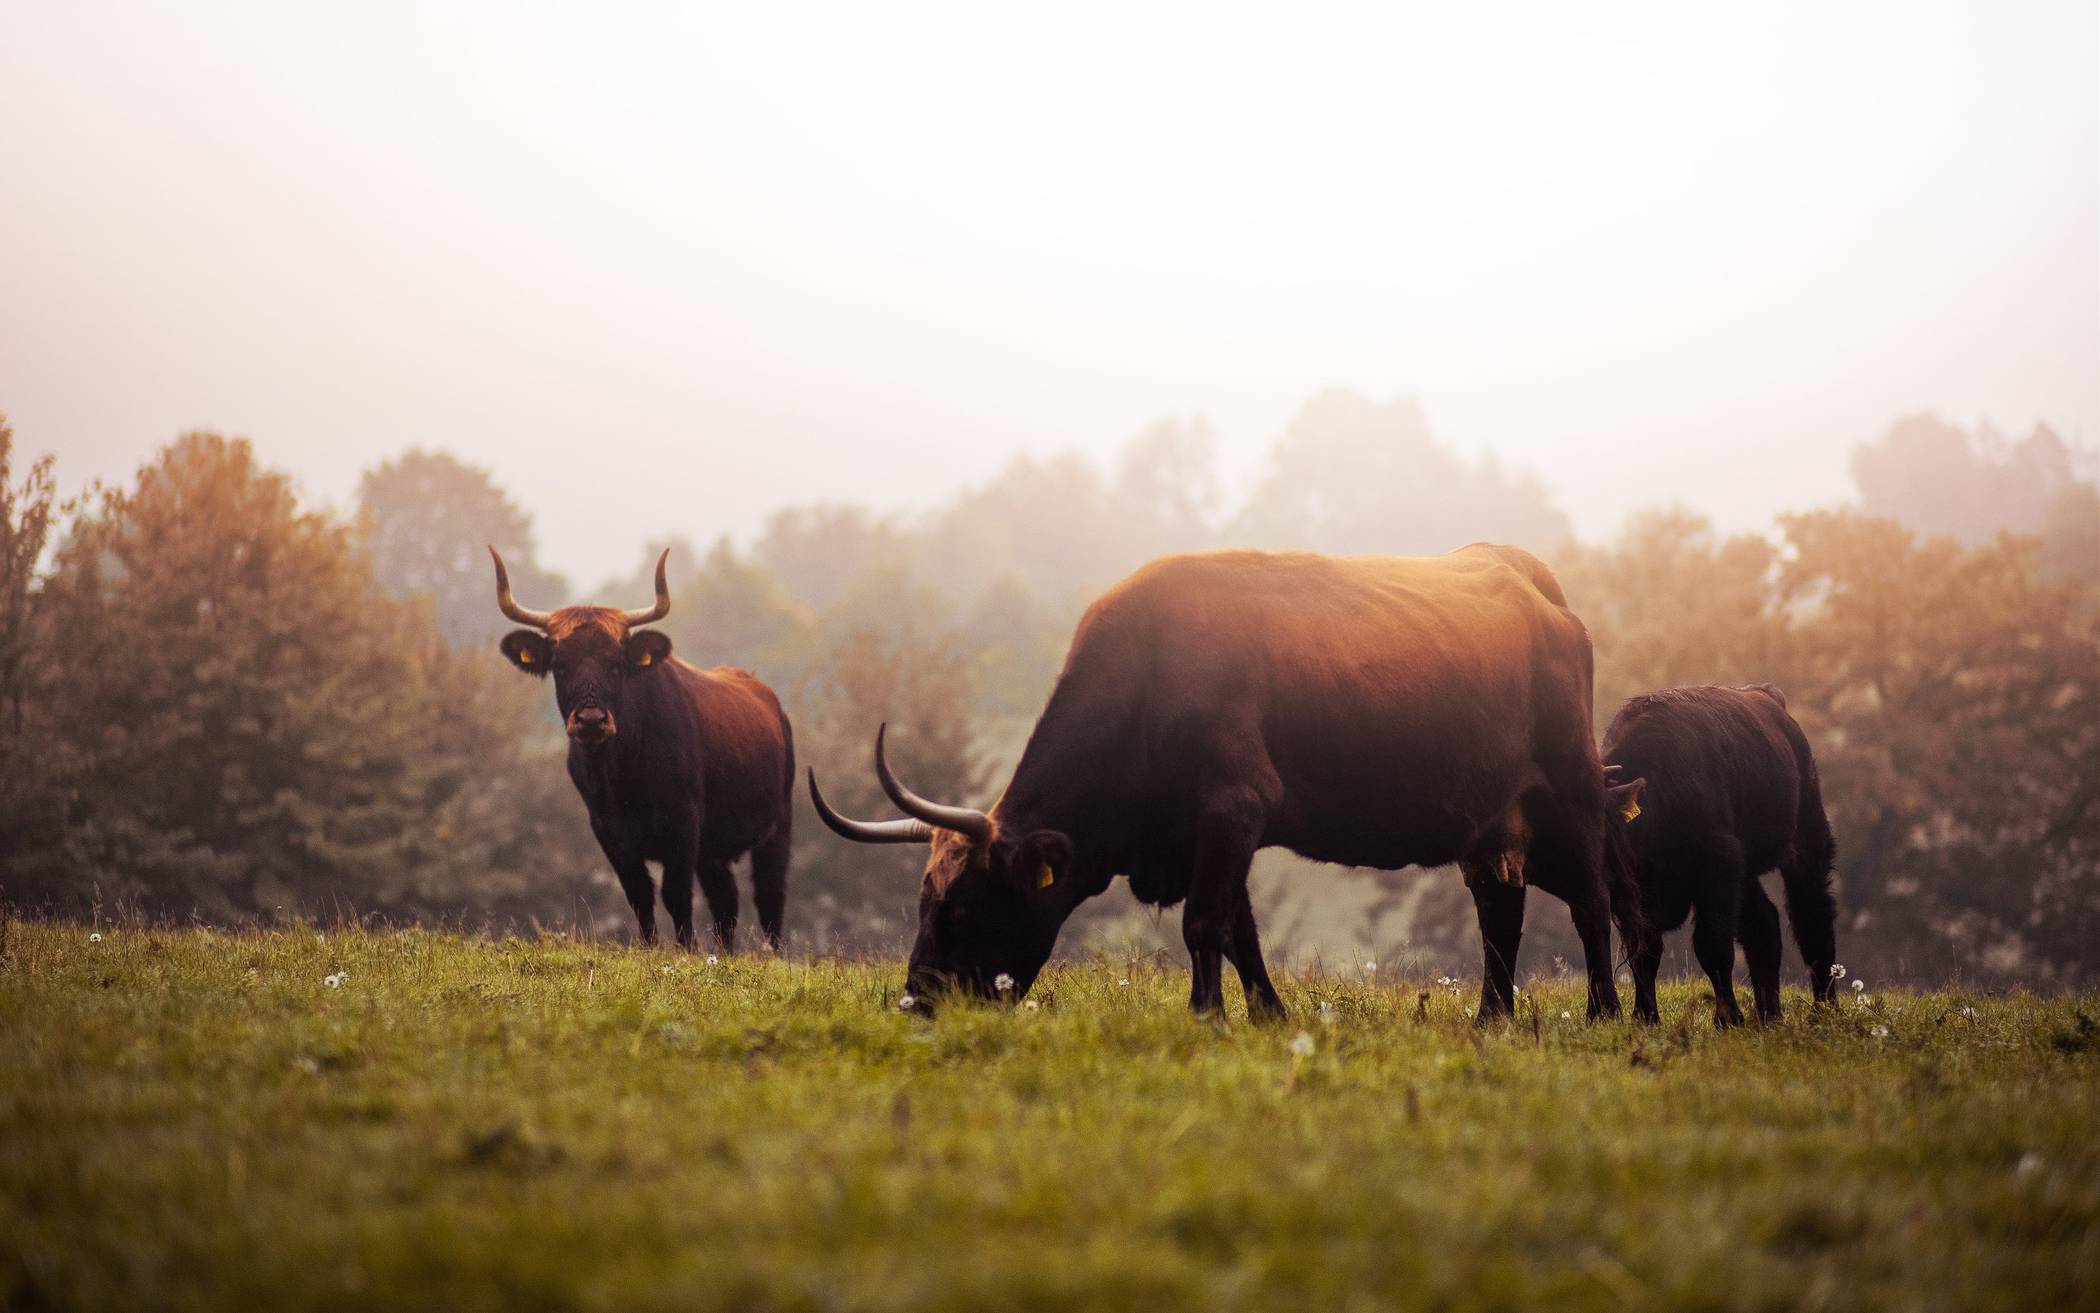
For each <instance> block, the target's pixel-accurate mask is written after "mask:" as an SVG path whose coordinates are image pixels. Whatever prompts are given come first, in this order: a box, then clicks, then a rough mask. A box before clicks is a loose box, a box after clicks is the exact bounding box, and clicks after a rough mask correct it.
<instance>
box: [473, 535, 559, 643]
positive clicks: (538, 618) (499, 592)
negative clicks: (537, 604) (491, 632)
mask: <svg viewBox="0 0 2100 1313" xmlns="http://www.w3.org/2000/svg"><path fill="white" fill-rule="evenodd" d="M489 557H490V558H491V559H492V560H494V561H495V562H496V608H497V609H498V610H500V611H502V612H503V614H505V615H507V616H509V617H510V618H511V619H513V620H515V621H517V622H518V623H519V624H521V625H531V626H532V627H533V628H535V629H545V628H546V627H547V622H548V621H549V620H551V619H553V618H554V613H553V612H552V611H528V610H526V609H525V608H524V607H522V606H519V605H518V604H517V602H516V601H515V600H514V599H513V598H512V597H511V595H510V571H508V570H506V569H504V568H503V557H502V555H501V554H500V553H498V552H497V551H496V549H495V548H494V547H493V546H491V547H490V548H489Z"/></svg>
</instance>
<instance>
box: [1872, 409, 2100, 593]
mask: <svg viewBox="0 0 2100 1313" xmlns="http://www.w3.org/2000/svg"><path fill="white" fill-rule="evenodd" d="M2095 461H2096V453H2094V452H2093V451H2091V450H2090V449H2087V450H2082V451H2081V450H2079V449H2077V448H2074V447H2073V446H2071V445H2070V444H2069V443H2067V442H2065V441H2064V440H2063V438H2061V437H2060V436H2058V435H2057V434H2056V433H2055V431H2053V430H2052V429H2050V428H2049V427H2048V426H2047V425H2043V424H2037V425H2035V426H2034V430H2033V432H2031V433H2029V434H2028V435H2027V436H2026V437H2025V438H2022V439H2020V440H2019V441H2017V442H2015V441H2013V440H2011V439H2009V438H2007V437H2005V436H2004V435H2003V434H2001V433H1999V432H1998V431H1997V430H1995V429H1993V428H1991V427H1990V426H1989V425H1983V426H1980V427H1978V428H1977V429H1976V430H1974V431H1973V432H1972V431H1967V430H1963V429H1960V428H1957V427H1955V426H1954V425H1952V424H1949V423H1947V422H1946V421H1944V420H1942V419H1940V418H1939V417H1938V416H1936V415H1907V416H1905V417H1904V418H1902V419H1899V420H1897V421H1896V422H1895V423H1894V424H1891V425H1890V426H1889V429H1888V432H1887V433H1885V434H1883V435H1882V437H1881V438H1880V440H1878V441H1875V442H1866V443H1861V444H1860V445H1859V446H1858V447H1856V448H1854V449H1853V452H1852V477H1853V481H1854V482H1855V483H1857V484H1858V485H1859V500H1860V507H1861V509H1862V510H1864V511H1866V512H1867V513H1868V514H1869V515H1882V516H1887V517H1888V518H1889V519H1892V520H1901V521H1902V522H1903V523H1905V524H1907V525H1909V526H1911V527H1912V528H1914V529H1918V530H1920V531H1922V532H1924V533H1927V534H1944V535H1946V536H1947V537H1950V538H1952V539H1954V540H1955V541H1956V542H1959V543H1961V544H1962V545H1964V546H1967V547H1976V546H1981V545H1982V544H1984V543H1987V542H1989V541H1990V540H1991V539H1992V538H1994V537H1996V536H1997V535H1998V534H2000V533H2003V532H2006V531H2008V530H2009V531H2011V532H2014V533H2022V534H2035V535H2039V536H2040V537H2041V538H2042V539H2043V544H2044V545H2043V551H2042V560H2043V562H2044V564H2046V565H2048V566H2049V567H2050V568H2051V569H2053V570H2055V571H2056V572H2058V573H2060V574H2067V575H2070V576H2072V577H2075V578H2080V579H2084V580H2086V581H2087V582H2096V581H2100V492H2096V490H2095V487H2094V482H2093V471H2094V467H2095Z"/></svg>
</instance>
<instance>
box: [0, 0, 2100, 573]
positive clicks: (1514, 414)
mask: <svg viewBox="0 0 2100 1313" xmlns="http://www.w3.org/2000/svg"><path fill="white" fill-rule="evenodd" d="M1589 8H1592V7H1591V6H1564V5H1554V6H1546V5H1540V6H1535V7H1534V6H1521V5H1503V4H1468V5H1449V4H1438V5H1434V6H1424V7H1422V8H1420V9H1419V10H1410V9H1407V8H1403V7H1401V6H1395V5H1379V6H1368V5H1367V6H1362V7H1361V8H1360V9H1359V8H1356V7H1351V8H1345V9H1337V10H1324V9H1320V8H1318V7H1315V6H1309V5H1303V4H1294V5H1289V6H1281V5H1279V6H1273V7H1271V9H1270V11H1269V13H1268V15H1267V16H1266V17H1249V16H1237V17H1235V16H1229V15H1227V14H1226V13H1225V12H1224V11H1223V7H1220V6H1214V5H1201V6H1188V7H1157V8H1155V7H1151V6H1135V5H1120V4H1119V5H1109V6H1103V7H1099V8H1092V7H1084V6H1075V5H1069V4H1061V5H1039V6H1027V7H1021V6H1009V5H986V4H965V5H956V6H951V7H939V8H922V7H918V6H903V5H888V4H881V5H869V4H859V5H847V6H840V7H837V8H826V9H813V8H804V7H801V6H792V5H782V4H752V5H736V6H721V7H714V8H708V9H704V10H703V9H702V8H700V7H698V6H691V5H674V4H663V5H639V4H637V5H606V4H592V5H571V6H560V7H555V6H548V7H544V8H535V7H528V6H525V5H518V4H481V5H473V4H462V5H440V4H429V5H413V6H396V5H382V4H359V5H341V6H318V5H304V4H293V5H287V4H283V3H260V4H253V5H210V6H201V5H186V4H152V5H134V4H97V3H85V2H83V3H61V4H32V3H26V2H23V0H16V2H11V3H6V4H4V5H0V410H5V411H6V412H7V413H9V414H10V415H11V416H12V418H13V419H14V421H15V425H16V429H17V433H18V436H19V438H20V441H21V443H22V445H24V446H25V447H27V448H29V449H31V450H55V451H56V452H58V453H59V457H60V474H61V479H62V481H63V482H64V483H65V484H66V485H67V486H68V487H71V486H76V485H77V484H78V483H79V482H80V481H81V480H83V479H85V478H87V477H90V476H96V475H100V476H108V477H119V478H121V477H127V476H128V475H129V474H130V472H131V470H132V469H133V468H134V467H135V466H136V465H137V464H138V462H140V461H141V460H143V459H144V458H146V456H147V455H148V454H149V453H150V452H151V451H152V449H153V448H154V447H155V446H157V445H158V444H160V443H162V442H164V441H166V440H167V439H169V438H171V437H173V436H174V435H175V434H176V433H177V432H179V431H181V430H183V429H186V428H195V427H210V428H218V429H222V430H225V431H228V432H233V433H240V434H246V435H249V436H251V437H253V438H254V439H255V441H256V443H257V445H258V447H259V448H260V450H261V452H262V454H263V456H264V458H265V459H266V460H268V461H270V462H272V463H274V464H277V465H280V466H283V467H286V468H289V469H291V470H292V471H294V472H295V473H296V474H297V475H298V477H299V479H300V481H301V484H302V486H303V487H304V488H305V489H306V490H307V491H308V492H309V493H310V494H312V495H314V496H316V497H319V498H323V499H328V500H332V501H337V502H343V501H345V500H346V499H347V498H348V496H349V494H350V492H351V490H352V489H353V488H354V487H355V482H356V476H357V474H358V472H359V471H360V470H361V469H362V468H364V467H365V466H367V465H369V464H371V463H373V462H375V461H376V460H378V459H380V458H382V457H384V456H387V455H391V454H393V453H395V452H397V451H399V450H400V449H402V448H404V447H406V446H409V445H411V444H426V445H436V446H442V447H445V448H449V449H451V450H453V451H455V452H457V453H459V454H461V455H462V456H465V457H467V458H468V459H470V460H473V461H475V462H477V463H481V464H485V465H488V466H491V467H493V468H494V469H495V471H496V472H497V474H498V477H499V478H500V479H501V480H502V481H503V482H504V483H505V484H506V485H507V486H508V487H509V488H510V489H511V490H512V491H513V492H514V493H515V494H516V495H517V496H518V497H519V499H520V500H521V501H523V502H524V503H525V504H526V505H527V506H528V507H529V508H530V509H531V510H532V511H533V512H534V514H535V517H536V522H537V525H538V528H539V532H540V537H541V541H542V544H543V548H544V551H543V555H544V556H545V557H546V558H547V559H548V561H549V562H550V563H551V564H553V565H555V566H557V567H559V568H562V569H565V570H568V571H569V572H571V573H572V575H574V576H576V577H578V578H579V579H581V580H585V581H588V580H592V579H596V578H598V577H601V576H603V575H604V574H606V573H608V572H609V571H611V570H614V569H616V568H626V567H628V566H630V565H631V564H632V562H633V560H634V559H635V557H636V556H637V555H638V553H639V551H640V543H641V540H642V539H643V538H644V537H645V536H647V535H652V534H659V535H660V534H664V533H673V532H675V533H680V534H684V535H686V536H688V537H691V538H693V539H695V540H696V541H704V540H706V539H708V538H711V537H712V536H714V535H715V534H717V533H720V532H729V533H732V534H736V535H738V536H740V537H742V536H747V535H749V534H750V533H751V532H752V531H753V530H754V529H755V528H756V527H757V526H758V524H759V522H760V521H761V519H762V517H763V515H764V513H765V512H766V511H767V510H770V509H772V508H774V507H776V506H779V505H781V504H784V503H787V502H791V501H807V500H814V499H854V500H862V501H869V502H873V503H875V504H877V505H880V506H884V507H893V508H909V507H916V506H925V505H929V504H931V503H933V502H934V501H935V500H937V499H938V498H939V497H940V496H941V495H942V494H944V493H945V492H947V491H949V490H951V489H953V488H955V487H957V486H959V485H962V484H964V483H968V482H971V481H975V480H979V479H982V478H983V477H985V476H987V475H989V474H990V473H992V472H993V471H994V470H995V469H997V468H998V467H999V466H1000V465H1002V464H1004V463H1005V462H1006V460H1007V459H1008V458H1009V457H1010V456H1011V455H1012V454H1013V453H1015V452H1017V451H1023V450H1027V451H1047V450H1050V449H1054V448H1060V447H1073V448H1078V449H1080V450H1082V451H1086V452H1089V453H1093V454H1106V453H1108V452H1111V451H1112V450H1113V449H1114V448H1115V447H1116V446H1117V445H1119V444H1120V443H1121V442H1122V441H1123V440H1124V439H1125V438H1127V437H1129V436H1130V435H1131V434H1132V433H1134V432H1136V431H1137V430H1138V429H1140V428H1141V427H1143V426H1144V425H1145V424H1146V423H1147V422H1148V421H1150V420H1152V419H1154V418H1156V417H1159V416H1161V415H1163V414H1166V413H1170V412H1182V413H1186V412H1190V411H1197V412H1202V413H1204V414H1206V415H1207V416H1208V417H1209V418H1210V419H1211V421H1212V422H1213V424H1214V425H1215V426H1216V428H1217V429H1218V432H1219V434H1220V438H1221V441H1222V444H1223V451H1224V457H1225V460H1226V463H1227V468H1228V471H1229V472H1230V473H1231V474H1232V475H1233V476H1235V477H1237V478H1240V479H1246V478H1248V477H1250V476H1251V474H1252V473H1253V472H1254V471H1255V469H1256V468H1257V467H1258V462H1259V459H1260V456H1261V453H1262V452H1263V451H1264V449H1265V448H1266V447H1267V446H1268V444H1269V443H1270V442H1272V441H1273V440H1274V439H1275V437H1276V436H1277V434H1278V433H1279V432H1280V430H1281V429H1282V427H1283V425H1284V424H1285V422H1286V421H1287V420H1288V419H1289V417H1290V415H1291V414H1292V412H1293V411H1294V410H1295V409H1296V408H1297V406H1298V404H1299V403H1300V402H1301V401H1303V400H1304V399H1305V398H1306V397H1308V396H1309V395H1311V394H1312V393H1314V392H1316V391H1318V390H1320V389H1321V388H1323V387H1326V386H1329V385H1333V384H1342V385H1347V386H1350V387H1354V388H1357V389H1360V390H1362V391H1364V392H1366V393H1369V394H1371V395H1373V396H1375V397H1379V398H1384V397H1387V396H1390V395H1393V394H1396V393H1411V394H1414V395H1416V396H1418V397H1419V398H1420V399H1421V401H1422V403H1423V405H1424V407H1425V409H1426V411H1427V413H1428V416H1429V419H1430V422H1431V424H1432V426H1433V427H1434V428H1435V430H1436V431H1437V433H1438V434H1439V435H1440V436H1442V437H1443V438H1445V439H1446V440H1447V441H1450V442H1452V443H1454V444H1455V445H1457V446H1459V447H1461V448H1462V449H1465V450H1467V451H1475V452H1477V451H1481V450H1487V449H1492V450H1494V451H1496V452H1498V453H1500V455H1501V456H1502V457H1503V458H1504V459H1505V460H1506V461H1508V462H1511V463H1514V464H1519V465H1526V466H1529V467H1531V468H1533V469H1535V470H1537V471H1538V472H1539V473H1540V474H1541V475H1542V476H1543V477H1544V478H1545V479H1546V480H1547V481H1548V483H1549V484H1551V485H1552V487H1553V488H1554V489H1555V491H1556V493H1557V494H1558V497H1559V500H1560V502H1561V504H1562V505H1563V506H1564V507H1565V508H1566V509H1567V510H1568V511H1569V512H1570V513H1571V514H1572V515H1573V517H1574V519H1575V522H1576V524H1577V526H1578V529H1579V530H1581V531H1582V532H1584V533H1586V534H1592V535H1596V534H1607V533H1610V532H1611V531H1613V530H1614V529H1615V528H1616V526H1617V524H1618V523H1619V520H1620V518H1621V517H1622V516H1623V515H1624V513H1625V512H1626V511H1627V510H1628V509H1630V508H1632V507H1635V506H1639V505H1644V504H1649V503H1653V502H1658V501H1665V500H1671V499H1676V500H1681V501H1684V502H1686V503H1688V504H1690V505H1693V506H1695V507H1698V508H1701V509H1704V510H1707V511H1709V512H1712V513H1714V514H1716V515H1717V516H1718V517H1719V518H1720V519H1721V520H1722V521H1723V522H1724V523H1726V524H1728V525H1730V526H1746V527H1747V526H1752V525H1759V524H1762V523H1763V522H1764V521H1765V520H1766V518H1767V517H1769V515H1770V514H1771V513H1772V512H1774V511H1775V510H1780V509H1784V508H1789V507H1797V506H1803V505H1807V504H1811V503H1815V502H1819V501H1829V500H1833V499H1837V498H1840V497H1842V496H1845V495H1846V494H1847V492H1848V490H1849V486H1848V482H1847V479H1846V474H1845V456H1846V451H1847V449H1848V448H1849V447H1850V445H1851V444H1852V443H1854V442H1855V441H1858V440H1860V439H1862V438H1867V437H1871V436H1874V435H1876V434H1878V433H1879V432H1880V430H1881V429H1882V428H1883V427H1884V426H1885V425H1886V424H1887V422H1888V421H1889V420H1890V419H1892V418H1894V417H1895V416H1896V415H1898V414H1899V413H1902V412H1906V411H1911V410H1918V409H1936V410H1938V411H1940V412H1941V413H1943V414H1944V415H1946V416H1947V417H1948V418H1950V419H1954V420H1957V421H1959V422H1962V423H1964V424H1967V423H1973V422H1975V421H1976V420H1979V419H1983V418H1988V419H1990V420H1991V421H1993V422H1994V423H1996V424H1997V425H1998V426H1999V427H2000V428H2002V429H2007V430H2011V431H2015V432H2024V431H2025V430H2026V429H2027V428H2028V427H2029V426H2031V425H2032V424H2033V423H2034V422H2035V421H2036V420H2038V419H2039V420H2045V421H2047V422H2048V423H2050V424H2052V425H2054V426H2055V427H2057V428H2058V429H2059V430H2060V431H2062V432H2064V433H2065V434H2066V435H2068V436H2071V437H2073V438H2074V439H2080V440H2083V441H2086V442H2089V443H2090V442H2095V441H2096V440H2100V21H2096V17H2095V15H2096V9H2100V6H2096V5H2095V4H2094V3H2091V2H2090V0H2087V2H2086V3H2062V4H1973V5H1972V4H1960V5H1953V6H1948V5H1944V4H1942V5H1928V4H1916V3H1909V4H1891V5H1865V4H1858V5H1854V4H1846V5H1834V6H1833V5H1810V6H1803V7H1799V8H1793V7H1787V6H1780V5H1772V4H1766V5H1757V6H1728V7H1723V6H1715V5H1700V6H1685V5H1661V6H1654V7H1647V6H1642V7H1619V8H1615V9H1614V10H1613V16H1612V17H1608V18H1598V17H1594V16H1590V15H1587V14H1581V13H1578V12H1576V11H1577V10H1586V9H1589ZM206 9H209V10H210V11H211V12H210V13H209V14H207V13H205V12H204V11H205V10H206ZM1454 545H1456V544H1454Z"/></svg>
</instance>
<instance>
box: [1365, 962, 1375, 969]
mask: <svg viewBox="0 0 2100 1313" xmlns="http://www.w3.org/2000/svg"><path fill="white" fill-rule="evenodd" d="M1377 969H1378V964H1377V963H1376V962H1366V963H1364V970H1366V971H1376V970H1377Z"/></svg>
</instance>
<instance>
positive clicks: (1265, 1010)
mask: <svg viewBox="0 0 2100 1313" xmlns="http://www.w3.org/2000/svg"><path fill="white" fill-rule="evenodd" d="M1225 956H1226V957H1227V958H1228V959H1229V960H1230V961H1231V962H1232V968H1233V970H1235V971H1237V972H1239V973H1240V989H1241V991H1242V992H1243V993H1245V994H1246V996H1247V1016H1248V1018H1249V1019H1251V1020H1254V1021H1282V1020H1283V1019H1284V1010H1283V1000H1282V999H1281V998H1279V997H1277V994H1276V986H1275V985H1274V984H1272V983H1271V982H1270V980H1269V968H1268V964H1267V963H1265V962H1263V961H1262V956H1261V936H1260V934H1259V933H1257V932H1256V930H1255V928H1254V903H1253V901H1252V900H1251V899H1250V898H1249V897H1248V896H1247V890H1246V888H1245V887H1244V886H1242V887H1241V889H1240V910H1239V913H1238V915H1237V916H1235V917H1234V918H1233V922H1232V935H1231V937H1230V938H1228V939H1227V940H1226V942H1225Z"/></svg>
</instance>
